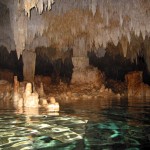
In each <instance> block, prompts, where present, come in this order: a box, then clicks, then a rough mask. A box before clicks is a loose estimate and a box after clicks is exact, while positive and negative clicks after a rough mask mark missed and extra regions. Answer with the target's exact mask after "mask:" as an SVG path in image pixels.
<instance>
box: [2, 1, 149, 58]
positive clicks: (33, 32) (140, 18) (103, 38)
mask: <svg viewBox="0 0 150 150" xmlns="http://www.w3.org/2000/svg"><path fill="white" fill-rule="evenodd" d="M18 2H19V1H17V0H16V1H14V3H11V5H10V4H9V6H8V7H9V9H10V20H11V27H12V31H13V37H14V41H15V45H16V50H17V54H18V58H19V56H20V54H22V51H23V50H26V49H35V47H38V46H44V45H45V46H47V47H48V46H54V47H56V48H58V49H63V48H64V47H67V46H68V45H69V46H70V45H71V46H72V47H74V43H75V41H76V39H78V40H81V42H78V44H79V47H82V49H84V50H87V49H86V48H84V47H88V46H89V48H91V47H92V45H93V43H94V44H95V47H96V49H98V48H99V47H101V46H102V45H103V47H104V48H105V47H106V46H107V43H108V42H113V43H114V45H116V46H117V44H118V42H119V41H120V40H121V43H122V47H123V55H124V56H125V57H126V55H128V51H127V45H128V43H129V44H130V43H131V40H132V38H131V34H132V32H134V33H135V35H136V36H137V37H139V36H140V34H141V35H142V37H143V39H145V37H146V36H147V35H149V34H150V11H149V10H150V1H145V0H119V1H117V0H68V1H63V0H55V3H54V0H32V1H31V0H20V2H19V3H18ZM52 5H53V6H52ZM51 7H52V9H51ZM31 9H32V11H31ZM47 10H51V11H47ZM44 11H45V12H44ZM24 12H26V14H27V16H28V17H29V18H28V17H27V16H25V15H24V14H25V13H24ZM39 14H41V15H39ZM81 37H86V43H85V46H84V44H83V43H82V42H83V41H82V38H81ZM122 37H125V41H124V40H123V41H122ZM40 39H41V40H40ZM0 41H2V40H0ZM11 41H12V40H11ZM5 43H6V45H7V43H9V42H8V41H7V42H5ZM77 50H78V49H77ZM114 53H115V51H114ZM129 53H131V55H132V54H133V56H130V58H131V60H134V59H136V58H137V57H136V56H137V54H138V50H134V49H133V50H132V52H131V50H130V51H129ZM128 57H129V56H128Z"/></svg>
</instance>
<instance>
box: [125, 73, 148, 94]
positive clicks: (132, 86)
mask: <svg viewBox="0 0 150 150" xmlns="http://www.w3.org/2000/svg"><path fill="white" fill-rule="evenodd" d="M126 82H127V85H128V97H149V96H150V86H148V85H146V84H144V83H143V73H142V72H141V71H134V72H130V73H128V74H127V75H126Z"/></svg>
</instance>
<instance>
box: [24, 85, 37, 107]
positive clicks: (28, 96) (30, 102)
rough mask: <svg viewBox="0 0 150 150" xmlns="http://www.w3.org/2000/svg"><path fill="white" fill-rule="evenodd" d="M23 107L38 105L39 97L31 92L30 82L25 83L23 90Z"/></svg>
mask: <svg viewBox="0 0 150 150" xmlns="http://www.w3.org/2000/svg"><path fill="white" fill-rule="evenodd" d="M23 99H24V106H25V107H38V104H39V99H38V94H37V93H32V84H31V83H27V85H26V89H25V92H24V94H23Z"/></svg>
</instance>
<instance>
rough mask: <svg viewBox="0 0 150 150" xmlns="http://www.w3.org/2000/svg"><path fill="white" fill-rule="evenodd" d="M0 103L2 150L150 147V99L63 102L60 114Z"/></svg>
mask: <svg viewBox="0 0 150 150" xmlns="http://www.w3.org/2000/svg"><path fill="white" fill-rule="evenodd" d="M0 104H1V105H0V149H4V150H32V149H39V150H40V149H41V150H42V149H43V150H46V149H47V150H49V149H57V150H62V149H67V150H82V149H83V150H84V149H85V150H91V149H92V150H93V149H94V150H95V149H107V150H113V149H114V150H117V149H120V150H124V149H125V150H138V149H145V148H150V145H149V143H150V139H149V138H150V137H149V136H150V120H149V115H150V101H149V100H147V101H145V100H135V101H134V100H127V99H123V100H105V101H104V100H87V101H84V100H81V101H80V102H79V101H76V102H72V103H64V102H60V106H61V111H60V113H53V114H52V113H49V112H47V111H46V110H44V108H40V109H14V108H11V109H8V108H10V107H8V108H7V107H4V104H2V103H0ZM4 108H5V109H4Z"/></svg>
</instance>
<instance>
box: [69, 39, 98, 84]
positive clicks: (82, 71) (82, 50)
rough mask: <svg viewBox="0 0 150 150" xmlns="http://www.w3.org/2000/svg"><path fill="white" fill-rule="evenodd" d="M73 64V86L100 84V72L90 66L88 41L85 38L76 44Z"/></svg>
mask: <svg viewBox="0 0 150 150" xmlns="http://www.w3.org/2000/svg"><path fill="white" fill-rule="evenodd" d="M72 63H73V66H74V68H73V74H72V79H71V83H72V84H91V83H92V84H93V83H94V84H95V83H96V84H99V83H100V82H101V79H100V72H99V70H98V69H97V68H94V67H92V66H90V65H89V58H88V56H87V46H86V40H85V39H84V38H80V39H78V40H77V41H76V42H75V45H74V48H73V57H72Z"/></svg>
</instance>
